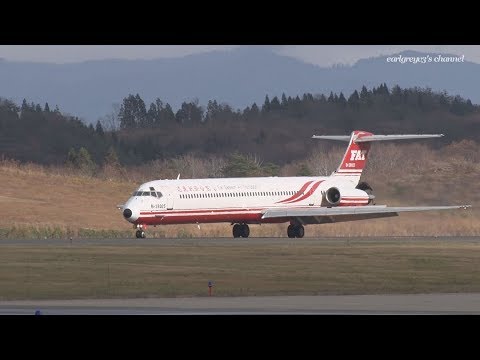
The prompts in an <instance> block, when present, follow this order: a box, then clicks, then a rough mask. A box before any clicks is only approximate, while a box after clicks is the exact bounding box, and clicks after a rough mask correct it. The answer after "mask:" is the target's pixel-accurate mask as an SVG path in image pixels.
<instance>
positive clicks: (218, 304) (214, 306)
mask: <svg viewBox="0 0 480 360" xmlns="http://www.w3.org/2000/svg"><path fill="white" fill-rule="evenodd" d="M36 311H40V315H241V314H244V315H264V314H276V315H392V314H393V315H397V314H398V315H402V314H404V315H423V314H425V315H429V314H430V315H438V314H445V315H448V314H452V315H458V314H462V315H463V314H480V294H416V295H347V296H265V297H260V296H259V297H214V296H212V297H206V298H205V297H204V298H160V299H98V300H43V301H2V302H0V315H35V313H36Z"/></svg>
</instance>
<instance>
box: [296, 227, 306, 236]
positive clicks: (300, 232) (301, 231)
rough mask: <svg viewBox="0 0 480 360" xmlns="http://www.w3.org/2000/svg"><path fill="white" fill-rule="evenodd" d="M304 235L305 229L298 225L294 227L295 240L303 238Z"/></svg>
mask: <svg viewBox="0 0 480 360" xmlns="http://www.w3.org/2000/svg"><path fill="white" fill-rule="evenodd" d="M304 235H305V228H304V227H303V226H302V225H298V226H296V227H295V236H296V237H297V238H303V236H304Z"/></svg>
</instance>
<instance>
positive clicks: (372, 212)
mask: <svg viewBox="0 0 480 360" xmlns="http://www.w3.org/2000/svg"><path fill="white" fill-rule="evenodd" d="M469 207H471V205H455V206H407V207H398V206H392V207H388V206H386V205H368V206H338V207H316V208H315V207H312V208H303V209H266V210H265V211H264V213H263V216H262V219H271V218H297V219H299V220H301V222H302V223H313V224H320V223H332V222H343V221H353V220H364V219H374V218H382V217H390V216H397V215H398V213H399V212H407V211H434V210H452V209H466V208H469Z"/></svg>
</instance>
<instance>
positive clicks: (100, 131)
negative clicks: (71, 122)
mask: <svg viewBox="0 0 480 360" xmlns="http://www.w3.org/2000/svg"><path fill="white" fill-rule="evenodd" d="M95 131H96V133H97V134H98V135H99V136H101V137H103V136H104V135H105V132H104V131H103V126H102V124H101V123H100V120H97V125H96V126H95Z"/></svg>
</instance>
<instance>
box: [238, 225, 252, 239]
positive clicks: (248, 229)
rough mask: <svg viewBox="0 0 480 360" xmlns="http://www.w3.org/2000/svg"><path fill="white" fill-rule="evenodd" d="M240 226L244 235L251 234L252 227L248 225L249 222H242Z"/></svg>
mask: <svg viewBox="0 0 480 360" xmlns="http://www.w3.org/2000/svg"><path fill="white" fill-rule="evenodd" d="M240 226H241V230H242V237H244V238H248V236H249V235H250V228H249V227H248V225H247V224H242V225H240Z"/></svg>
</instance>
